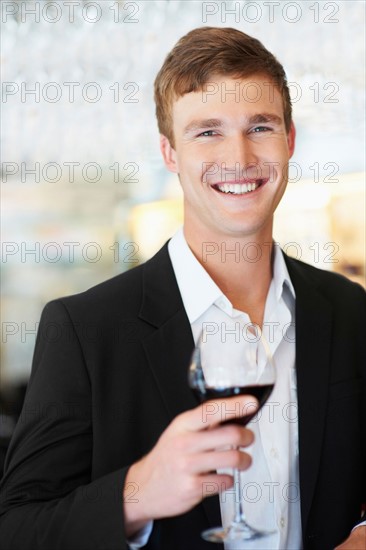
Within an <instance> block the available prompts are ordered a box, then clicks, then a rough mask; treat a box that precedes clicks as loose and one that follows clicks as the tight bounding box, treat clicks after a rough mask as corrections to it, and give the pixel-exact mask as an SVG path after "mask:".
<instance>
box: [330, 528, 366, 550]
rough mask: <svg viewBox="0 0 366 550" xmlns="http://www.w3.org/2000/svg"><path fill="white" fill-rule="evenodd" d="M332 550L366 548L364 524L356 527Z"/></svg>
mask: <svg viewBox="0 0 366 550" xmlns="http://www.w3.org/2000/svg"><path fill="white" fill-rule="evenodd" d="M334 550H366V525H360V527H356V529H354V530H353V531H352V533H351V534H350V536H349V537H348V539H347V540H345V541H344V542H343V543H342V544H341V545H340V546H337V548H335V549H334Z"/></svg>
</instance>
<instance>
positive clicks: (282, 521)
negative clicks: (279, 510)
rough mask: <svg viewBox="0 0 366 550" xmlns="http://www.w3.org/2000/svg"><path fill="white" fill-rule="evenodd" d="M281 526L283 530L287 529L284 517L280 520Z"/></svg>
mask: <svg viewBox="0 0 366 550" xmlns="http://www.w3.org/2000/svg"><path fill="white" fill-rule="evenodd" d="M280 526H281V527H282V529H283V528H284V527H285V518H284V517H281V519H280Z"/></svg>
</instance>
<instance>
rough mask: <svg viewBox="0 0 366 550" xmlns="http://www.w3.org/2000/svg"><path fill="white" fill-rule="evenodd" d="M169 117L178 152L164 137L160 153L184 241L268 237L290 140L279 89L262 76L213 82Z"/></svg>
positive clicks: (185, 99) (178, 104) (282, 185)
mask: <svg viewBox="0 0 366 550" xmlns="http://www.w3.org/2000/svg"><path fill="white" fill-rule="evenodd" d="M230 91H235V93H230ZM172 114H173V132H174V137H175V147H174V149H173V148H172V147H171V145H170V144H169V142H168V140H167V138H165V137H164V136H162V137H161V149H162V153H163V157H164V160H165V164H166V166H167V168H168V169H169V170H171V171H173V172H176V173H178V174H179V179H180V182H181V185H182V188H183V193H184V204H185V230H186V234H187V232H196V231H199V232H202V234H203V235H205V236H206V237H207V235H208V234H211V235H212V236H215V237H218V236H220V237H229V238H231V237H237V238H244V237H248V236H253V237H254V236H257V237H260V236H262V237H268V238H271V234H272V217H273V213H274V211H275V209H276V207H277V205H278V203H279V201H280V199H281V197H282V195H283V193H284V191H285V188H286V184H287V165H288V160H289V158H290V157H291V155H292V153H293V149H294V139H295V130H294V127H293V126H292V127H291V130H290V132H289V133H287V132H286V128H285V123H284V116H283V105H282V97H281V94H280V93H279V91H278V90H277V88H275V86H274V85H273V84H272V83H271V82H270V81H269V78H268V77H266V76H261V75H256V76H252V77H250V78H246V79H234V78H230V77H225V76H221V75H217V76H216V77H213V78H212V79H211V80H210V84H208V85H207V86H206V88H205V90H203V91H199V92H191V93H189V94H186V95H184V96H183V97H181V98H179V99H178V100H177V101H175V102H174V104H173V110H172Z"/></svg>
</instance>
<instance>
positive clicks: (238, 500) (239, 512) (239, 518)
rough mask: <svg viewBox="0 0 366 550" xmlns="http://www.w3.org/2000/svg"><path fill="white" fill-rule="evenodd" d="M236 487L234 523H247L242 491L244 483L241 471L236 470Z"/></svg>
mask: <svg viewBox="0 0 366 550" xmlns="http://www.w3.org/2000/svg"><path fill="white" fill-rule="evenodd" d="M234 487H235V517H234V523H241V522H244V523H246V521H245V514H244V508H243V500H242V497H243V491H242V489H243V488H242V483H241V476H240V470H238V469H236V468H235V470H234Z"/></svg>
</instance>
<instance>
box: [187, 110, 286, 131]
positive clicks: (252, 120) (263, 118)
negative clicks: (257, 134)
mask: <svg viewBox="0 0 366 550" xmlns="http://www.w3.org/2000/svg"><path fill="white" fill-rule="evenodd" d="M247 122H248V124H261V123H264V122H272V123H273V124H281V123H282V118H281V117H279V116H278V115H275V114H273V113H258V114H256V115H252V116H251V117H249V118H248V121H247ZM223 125H224V123H223V121H222V120H220V119H219V118H207V119H202V120H192V122H190V123H189V124H187V126H186V127H185V128H184V130H183V133H184V135H186V134H190V133H191V132H194V131H197V130H201V129H202V128H221V127H222V126H223Z"/></svg>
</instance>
